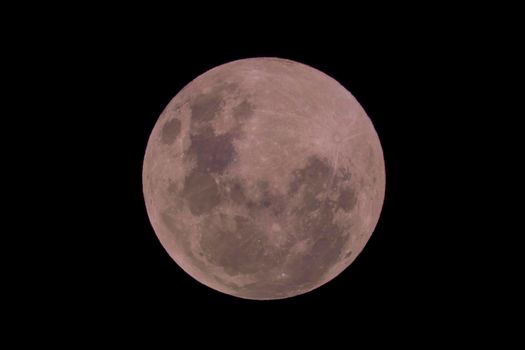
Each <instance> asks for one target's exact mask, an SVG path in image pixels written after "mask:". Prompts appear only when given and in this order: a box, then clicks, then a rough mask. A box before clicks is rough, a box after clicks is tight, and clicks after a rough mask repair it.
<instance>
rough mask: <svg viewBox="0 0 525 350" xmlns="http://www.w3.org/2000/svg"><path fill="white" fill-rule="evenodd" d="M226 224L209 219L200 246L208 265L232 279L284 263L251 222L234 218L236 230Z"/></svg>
mask: <svg viewBox="0 0 525 350" xmlns="http://www.w3.org/2000/svg"><path fill="white" fill-rule="evenodd" d="M224 221H225V220H224V219H223V220H219V221H218V222H217V220H215V221H214V222H211V220H209V221H208V222H207V224H206V225H205V226H206V227H205V228H204V230H203V232H202V238H201V241H200V245H201V248H202V250H203V252H204V254H205V256H206V259H207V260H208V261H209V262H211V263H213V264H214V265H217V266H221V267H223V268H224V270H225V272H226V273H227V274H228V275H230V276H235V275H238V274H252V273H257V272H261V271H267V270H269V269H272V268H274V267H275V266H277V265H279V264H281V263H282V257H280V256H279V255H278V254H277V252H276V250H275V249H272V247H270V246H269V244H268V242H267V238H266V237H265V235H264V234H263V232H261V231H260V229H259V228H258V227H257V225H256V224H255V223H254V222H253V221H252V220H250V219H249V218H246V217H243V216H235V217H234V222H235V225H234V227H232V226H231V225H229V224H228V223H227V222H224Z"/></svg>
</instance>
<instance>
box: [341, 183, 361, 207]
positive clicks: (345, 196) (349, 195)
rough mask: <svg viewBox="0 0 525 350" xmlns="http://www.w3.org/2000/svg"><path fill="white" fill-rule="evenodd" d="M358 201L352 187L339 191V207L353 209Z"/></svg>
mask: <svg viewBox="0 0 525 350" xmlns="http://www.w3.org/2000/svg"><path fill="white" fill-rule="evenodd" d="M356 203H357V196H356V193H355V191H354V189H352V188H350V187H349V188H344V189H342V190H340V192H339V199H338V201H337V204H338V206H339V208H342V209H343V210H344V211H350V210H352V209H353V208H354V207H355V205H356Z"/></svg>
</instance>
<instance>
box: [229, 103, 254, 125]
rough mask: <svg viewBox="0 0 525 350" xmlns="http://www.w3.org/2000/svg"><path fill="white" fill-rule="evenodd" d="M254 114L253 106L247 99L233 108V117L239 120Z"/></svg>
mask: <svg viewBox="0 0 525 350" xmlns="http://www.w3.org/2000/svg"><path fill="white" fill-rule="evenodd" d="M253 114H254V106H253V105H252V104H251V103H250V102H249V101H248V100H244V101H242V102H241V103H240V104H239V105H237V106H236V107H235V108H234V109H233V117H234V118H235V119H236V120H237V121H239V122H241V121H243V120H246V119H249V118H250V117H252V116H253Z"/></svg>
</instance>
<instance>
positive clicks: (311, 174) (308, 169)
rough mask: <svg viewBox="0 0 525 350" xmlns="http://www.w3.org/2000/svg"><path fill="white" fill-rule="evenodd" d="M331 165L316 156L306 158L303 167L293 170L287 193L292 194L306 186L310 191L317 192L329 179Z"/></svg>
mask: <svg viewBox="0 0 525 350" xmlns="http://www.w3.org/2000/svg"><path fill="white" fill-rule="evenodd" d="M331 171H332V167H331V166H330V164H328V162H327V161H326V160H324V159H321V158H319V157H317V156H311V157H309V158H308V162H307V164H306V166H305V167H304V168H301V169H298V170H295V171H294V172H293V176H294V178H293V180H292V181H291V182H290V189H289V193H290V194H294V193H296V192H297V191H299V190H300V188H301V187H305V188H307V189H308V190H309V191H310V192H312V193H319V192H321V191H322V190H323V186H326V185H327V184H328V182H329V180H330V176H331Z"/></svg>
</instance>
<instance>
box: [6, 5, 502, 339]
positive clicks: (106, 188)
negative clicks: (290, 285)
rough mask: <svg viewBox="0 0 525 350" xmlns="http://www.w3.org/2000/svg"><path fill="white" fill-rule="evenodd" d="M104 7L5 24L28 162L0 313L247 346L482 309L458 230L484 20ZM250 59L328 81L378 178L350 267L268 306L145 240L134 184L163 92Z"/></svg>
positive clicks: (431, 321) (480, 265)
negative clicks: (365, 237)
mask: <svg viewBox="0 0 525 350" xmlns="http://www.w3.org/2000/svg"><path fill="white" fill-rule="evenodd" d="M139 12H140V11H139ZM336 12H337V11H336ZM104 13H105V12H103V11H102V12H99V13H97V15H96V16H94V17H89V16H86V18H83V19H80V18H78V17H75V16H70V17H64V18H62V20H61V21H59V22H55V23H45V25H41V26H37V28H35V30H32V31H29V32H28V33H19V34H20V37H21V38H20V39H19V40H13V43H14V46H15V47H16V50H12V51H10V53H9V54H8V56H9V58H11V59H12V61H13V62H15V61H16V65H14V64H13V65H11V66H9V67H11V71H12V72H13V73H15V75H16V76H17V79H16V82H17V84H16V85H12V86H13V90H17V91H18V90H20V91H24V94H23V95H24V97H23V98H22V99H20V100H16V99H15V100H13V102H14V103H15V107H16V108H17V109H16V110H17V113H16V115H17V116H30V117H31V118H30V119H29V120H30V121H31V122H30V125H29V126H28V125H25V124H26V118H20V120H21V124H22V125H20V126H18V127H17V128H16V129H14V130H20V132H17V133H16V137H17V138H18V139H17V143H16V145H17V146H16V147H17V150H18V152H21V154H22V155H23V156H22V157H18V156H17V157H14V158H16V164H17V167H15V169H18V168H19V167H20V168H21V167H22V166H24V165H25V166H27V164H26V160H28V159H31V160H32V161H31V163H30V167H31V172H21V171H20V172H15V176H16V177H20V178H23V180H24V181H27V182H25V183H29V184H31V185H30V186H25V191H27V192H28V193H27V195H30V196H32V197H31V198H35V199H34V202H33V203H34V204H32V205H31V206H30V207H32V208H28V204H27V202H26V201H25V200H24V198H25V197H24V198H22V199H21V200H20V199H19V201H20V203H18V202H17V203H18V204H17V206H18V208H24V210H23V211H22V212H23V213H27V212H29V213H30V215H25V214H24V215H22V218H21V219H20V221H19V222H21V223H23V227H24V228H23V229H21V232H22V233H23V234H21V235H15V234H13V236H16V237H22V240H23V241H26V240H29V241H30V242H31V244H29V245H28V244H27V241H26V244H25V246H26V248H24V249H26V250H24V251H23V253H22V252H20V251H16V255H17V259H16V261H18V263H17V264H18V265H16V264H15V265H16V266H18V267H19V269H21V270H23V271H24V273H19V272H18V268H17V269H11V271H12V272H13V275H14V276H15V277H16V278H15V280H16V281H17V282H16V283H15V284H14V285H15V286H24V287H23V288H20V290H17V289H15V290H16V291H15V293H14V294H17V296H18V297H19V296H22V299H23V300H24V302H21V303H20V302H17V303H15V305H16V306H17V307H19V308H20V309H24V310H26V311H24V312H17V317H20V319H22V320H24V319H25V318H31V319H35V317H36V320H37V322H38V323H39V324H46V323H48V322H50V319H51V318H53V319H55V318H56V319H58V320H60V323H59V324H60V327H62V326H64V325H66V327H68V328H75V325H79V324H82V323H89V324H91V325H92V326H93V327H94V328H96V329H99V328H104V329H105V330H106V331H108V332H109V333H111V332H113V331H115V329H116V328H119V327H124V328H126V327H129V328H126V329H128V331H129V329H131V327H134V328H135V327H137V328H141V327H143V326H148V325H157V324H162V325H163V326H162V327H160V328H156V329H157V331H158V332H159V333H161V334H168V335H169V334H172V333H174V334H177V336H183V335H184V333H185V332H186V329H195V328H196V329H199V330H201V331H202V335H201V336H200V337H202V338H203V339H202V341H206V340H208V339H207V337H208V335H209V336H210V337H211V334H209V333H208V331H209V330H211V329H215V330H219V333H221V334H222V336H220V338H221V337H222V338H224V337H226V338H229V337H235V335H236V334H238V333H239V332H240V333H243V334H248V335H253V336H254V338H253V339H257V341H258V340H259V339H260V338H261V336H260V334H261V333H263V334H264V337H262V338H264V339H266V340H268V338H270V339H273V337H274V336H275V337H280V336H283V335H288V336H290V335H291V336H292V337H299V338H302V339H303V340H304V339H310V337H312V338H314V337H321V338H323V337H325V336H327V335H328V336H329V337H328V338H325V339H332V338H331V337H330V335H331V336H334V335H335V334H337V335H339V336H343V337H344V336H346V335H347V334H348V335H352V334H360V329H365V330H366V329H368V330H371V329H377V330H378V332H377V333H379V334H380V335H382V334H384V333H383V332H385V331H388V330H394V331H399V330H400V331H402V332H401V333H398V335H399V336H401V335H402V334H406V333H409V334H415V333H417V334H419V335H423V336H426V337H427V339H434V340H437V339H442V338H443V337H444V336H445V335H450V334H456V333H458V334H459V333H462V334H464V332H466V330H465V328H464V324H465V323H469V322H472V320H475V319H477V318H478V315H481V314H483V313H485V312H487V308H488V307H489V306H488V305H490V304H492V302H491V299H490V297H484V299H483V300H484V301H483V302H484V304H483V305H484V308H479V304H478V297H479V294H480V293H482V292H483V293H486V292H487V290H488V289H490V288H491V287H490V283H488V284H486V285H483V288H482V289H479V288H478V286H479V284H478V277H479V276H480V275H481V274H483V275H484V276H485V278H486V276H487V275H488V274H489V272H490V267H489V266H488V265H487V262H486V260H485V259H477V258H476V257H475V256H474V255H473V254H472V253H475V254H479V255H482V256H485V255H486V254H487V251H486V250H481V249H480V250H478V249H477V248H476V246H477V245H478V241H479V239H478V237H480V236H481V231H482V230H481V229H479V228H478V227H475V226H474V224H473V222H476V221H477V222H479V221H480V220H481V221H483V222H484V219H485V216H484V214H483V213H482V212H481V211H478V207H476V208H474V207H473V206H471V202H472V201H479V202H478V204H481V206H483V205H484V202H483V200H484V197H483V194H484V193H487V192H490V191H491V189H490V187H488V186H486V184H485V183H483V182H482V180H481V179H479V178H477V177H473V176H472V175H471V173H470V170H471V169H472V168H473V167H474V164H475V163H477V162H478V160H480V159H481V160H483V161H486V160H487V159H493V158H491V157H493V151H491V149H490V148H488V147H485V146H480V145H479V144H478V143H476V141H477V140H479V139H480V138H482V137H484V135H486V134H482V133H481V132H480V129H481V127H483V126H486V125H487V124H486V122H485V120H484V119H483V116H482V113H479V110H478V109H477V108H476V107H479V106H480V105H482V106H483V109H485V104H484V103H485V96H484V95H483V94H480V93H479V91H478V90H476V86H477V87H479V86H481V87H483V86H486V84H487V83H486V79H488V76H489V75H490V72H489V71H488V70H487V69H486V67H487V60H483V61H482V60H480V57H483V58H487V57H488V56H487V55H488V52H489V51H490V50H487V49H486V48H487V45H488V44H487V43H488V42H489V41H491V40H492V39H493V37H492V35H493V34H492V32H491V31H490V30H485V29H484V27H483V26H477V25H475V24H471V23H466V22H465V23H464V21H463V19H464V15H461V14H458V15H457V16H454V15H453V14H452V15H451V13H447V16H446V17H440V18H437V19H430V18H429V17H426V16H420V17H411V16H406V17H407V19H406V20H405V19H403V20H401V18H398V17H396V18H395V19H391V21H387V22H383V21H382V19H381V18H374V20H373V21H371V22H366V21H364V23H362V24H361V23H355V20H356V17H359V16H348V17H345V18H341V19H339V18H336V19H333V20H331V18H332V17H330V16H327V15H325V14H319V17H322V18H323V20H322V21H321V22H315V21H309V20H305V21H304V23H301V24H299V23H295V22H294V23H288V25H284V26H282V25H278V24H277V23H282V22H287V21H286V20H283V18H277V19H276V18H274V17H268V18H266V19H265V20H259V21H253V22H252V21H251V19H250V18H241V19H239V18H235V19H232V20H224V21H221V20H219V21H214V22H210V25H209V26H204V25H201V23H203V22H205V20H204V19H202V18H200V17H198V16H196V12H184V11H178V12H177V11H175V12H170V14H172V15H173V16H172V17H171V18H168V19H165V18H157V17H148V18H145V17H142V16H140V15H135V16H132V17H127V16H126V15H125V14H121V13H119V12H111V13H110V14H107V15H105V14H104ZM330 13H331V14H332V15H333V14H334V12H333V11H332V12H330ZM184 17H188V18H189V19H190V20H191V21H190V23H192V24H193V26H192V25H184V24H181V23H180V21H181V19H182V18H184ZM277 17H279V16H277ZM343 17H344V16H343ZM386 17H389V16H386ZM349 18H350V19H351V20H349ZM443 18H446V21H443ZM284 19H286V18H284ZM274 20H275V22H274ZM159 23H162V24H163V25H159ZM211 23H213V24H211ZM196 24H199V25H196ZM379 24H382V25H379ZM258 56H273V57H282V58H287V59H291V60H296V61H299V62H302V63H305V64H307V65H310V66H312V67H314V68H317V69H319V70H321V71H323V72H325V73H326V74H328V75H330V76H331V77H333V78H334V79H336V80H337V81H339V82H340V83H341V84H342V85H343V86H344V87H346V88H347V89H348V90H349V91H350V92H351V93H352V94H353V95H354V96H355V97H356V98H357V100H358V101H359V102H360V103H361V105H362V106H363V107H364V109H365V110H366V112H367V113H368V115H369V117H370V118H371V120H372V122H373V124H374V126H375V128H376V131H377V133H378V134H379V138H380V140H381V143H382V146H383V151H384V156H385V163H386V175H387V177H386V181H387V188H386V198H385V203H384V207H383V211H382V214H381V218H380V220H379V223H378V225H377V227H376V230H375V232H374V234H373V235H372V238H371V239H370V241H369V243H368V244H367V246H366V247H365V249H364V251H363V252H362V253H361V254H360V255H359V257H358V258H357V259H356V260H355V261H354V263H353V264H352V265H351V266H350V267H349V268H348V269H346V270H345V271H344V272H343V273H341V274H340V275H339V276H338V277H337V278H335V279H334V280H332V281H331V282H329V283H327V284H326V285H324V286H322V287H320V288H318V289H316V290H314V291H312V292H309V293H307V294H304V295H301V296H297V297H294V298H290V299H285V300H276V301H250V300H243V299H238V298H234V297H231V296H228V295H224V294H221V293H219V292H216V291H214V290H212V289H210V288H208V287H206V286H203V285H201V284H200V283H199V282H197V281H195V280H194V279H192V278H191V277H190V276H189V275H187V274H186V273H185V272H183V271H182V269H180V268H179V267H178V266H177V264H176V263H175V262H173V261H172V260H171V258H170V257H169V256H168V254H167V253H166V252H165V251H164V249H163V248H162V246H161V244H160V243H159V241H158V240H157V238H156V235H155V233H154V231H153V229H152V227H151V225H150V223H149V220H148V217H147V213H146V209H145V206H144V201H143V196H142V183H141V180H142V179H141V175H142V161H143V156H144V152H145V148H146V144H147V140H148V137H149V134H150V131H151V130H152V128H153V126H154V124H155V122H156V120H157V118H158V116H159V115H160V113H161V112H162V110H163V109H164V107H165V106H166V105H167V103H168V102H169V101H170V100H171V98H173V97H174V96H175V95H176V94H177V93H178V92H179V91H180V89H181V88H182V87H184V86H185V85H186V84H187V83H189V82H190V81H191V80H193V79H194V78H196V77H197V76H198V75H200V74H202V73H204V72H206V71H207V70H209V69H211V68H213V67H215V66H217V65H220V64H223V63H226V62H229V61H232V60H236V59H241V58H248V57H258ZM489 58H490V57H489ZM488 60H490V59H488ZM15 67H16V68H15ZM480 72H483V74H480ZM487 108H488V107H487ZM491 125H492V124H491ZM34 142H36V143H37V146H33V144H34ZM29 144H31V146H28V145H29ZM483 171H489V169H488V167H487V168H484V169H483V170H482V172H483ZM35 174H38V176H36V175H35ZM26 177H27V178H26ZM480 193H481V194H482V195H481V196H479V194H480ZM18 197H19V198H20V197H21V196H18ZM35 208H36V210H33V209H35ZM33 225H35V226H36V228H33ZM30 227H31V228H30ZM28 246H29V247H28ZM26 286H27V287H26ZM440 320H445V321H444V322H441V321H440ZM22 324H23V322H22ZM60 327H59V326H57V328H60ZM78 328H82V327H80V326H79V327H78ZM154 328H155V327H154ZM164 328H167V329H166V330H165V329H164ZM88 329H90V328H88ZM292 329H297V330H298V331H292ZM241 330H242V331H241ZM321 330H322V331H321ZM379 330H380V331H379ZM84 332H86V330H85V329H84V330H83V331H82V333H84ZM166 332H167V333H166ZM244 332H246V333H244ZM87 333H88V334H89V331H87ZM377 333H376V337H377ZM87 338H89V336H87ZM336 338H337V337H336ZM214 339H215V338H214ZM199 341H201V340H200V338H199Z"/></svg>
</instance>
